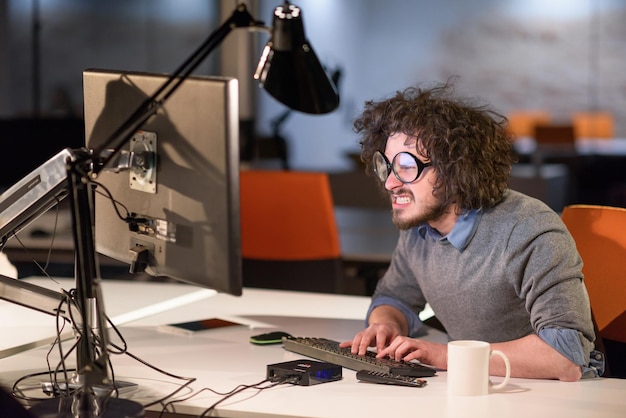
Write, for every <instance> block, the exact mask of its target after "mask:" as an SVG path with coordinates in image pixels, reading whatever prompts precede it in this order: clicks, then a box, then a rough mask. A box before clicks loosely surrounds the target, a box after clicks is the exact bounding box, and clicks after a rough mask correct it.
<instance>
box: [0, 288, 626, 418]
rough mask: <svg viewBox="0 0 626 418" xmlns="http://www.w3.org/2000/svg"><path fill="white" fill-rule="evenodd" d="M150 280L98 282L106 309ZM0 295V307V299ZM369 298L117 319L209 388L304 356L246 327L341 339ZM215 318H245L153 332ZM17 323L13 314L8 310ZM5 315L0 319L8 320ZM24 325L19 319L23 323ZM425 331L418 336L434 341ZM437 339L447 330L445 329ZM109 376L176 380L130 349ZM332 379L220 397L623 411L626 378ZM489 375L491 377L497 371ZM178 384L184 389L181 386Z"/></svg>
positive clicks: (241, 403)
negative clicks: (454, 389) (462, 389)
mask: <svg viewBox="0 0 626 418" xmlns="http://www.w3.org/2000/svg"><path fill="white" fill-rule="evenodd" d="M151 287H153V286H152V284H150V283H127V282H106V283H105V284H104V297H105V303H106V305H107V309H108V310H109V311H113V312H116V313H117V314H119V313H120V311H123V310H128V307H130V306H131V305H132V304H133V303H134V301H136V300H140V299H141V297H140V296H141V295H143V294H144V293H145V292H148V293H152V292H150V290H149V289H150V288H151ZM154 288H155V289H157V288H158V289H159V291H160V292H163V293H165V294H164V295H163V296H164V297H166V296H167V295H168V294H178V295H180V294H187V293H189V292H194V289H193V288H190V287H186V286H184V285H177V284H171V285H168V284H157V285H155V286H154ZM4 303H5V302H2V303H0V309H1V308H2V306H1V305H2V304H4ZM368 303H369V299H368V298H367V297H358V296H339V295H326V294H325V295H317V294H309V293H297V292H284V291H268V290H260V289H246V290H245V291H244V295H243V296H242V297H241V298H236V297H232V296H229V295H223V294H220V295H216V296H214V297H208V298H205V299H202V300H198V301H196V302H192V303H189V304H188V305H186V306H184V307H181V308H176V309H173V310H171V311H169V312H164V313H158V314H154V315H152V316H149V317H145V318H142V319H138V320H136V321H134V322H131V323H128V324H127V325H125V326H123V327H121V330H122V333H123V335H124V336H125V338H126V340H127V341H128V344H129V351H131V352H132V353H133V354H135V355H138V356H139V357H141V358H142V359H144V360H146V361H148V362H150V363H152V364H154V365H155V366H157V367H159V368H162V369H164V370H166V371H168V372H171V373H175V374H177V375H182V376H190V377H196V378H197V379H198V380H197V382H195V383H194V384H193V385H192V388H193V390H194V391H198V390H200V389H201V388H203V387H211V388H213V389H215V390H218V391H228V390H230V389H233V388H234V387H235V386H237V385H239V384H252V383H257V382H259V381H261V380H262V379H263V378H264V377H265V373H266V366H267V365H268V364H273V363H278V362H283V361H291V360H296V359H299V358H302V356H300V355H298V354H294V353H291V352H288V351H285V350H284V349H283V348H281V346H279V345H278V346H255V345H252V344H250V343H249V342H248V338H249V337H250V336H251V335H254V334H257V333H261V332H265V331H266V330H269V329H281V330H285V331H288V332H290V333H292V334H295V335H303V336H324V337H328V338H332V339H337V340H343V339H348V338H351V337H352V336H353V334H354V333H355V332H356V331H358V330H360V329H361V327H362V325H363V322H362V317H363V315H364V313H365V309H366V308H367V306H368ZM211 317H220V318H226V319H232V320H237V321H239V322H240V323H243V324H246V325H247V326H241V327H233V328H222V329H215V330H210V331H205V332H202V333H199V334H196V335H194V336H192V337H183V336H176V335H170V334H164V333H159V332H157V331H156V330H155V326H156V325H159V324H163V323H168V322H178V321H184V320H191V319H201V318H211ZM14 321H15V322H19V318H15V319H14ZM8 322H9V321H7V320H3V323H2V324H1V325H0V326H1V327H3V328H6V327H7V326H8ZM29 326H31V324H23V329H24V330H26V329H27V327H29ZM442 337H443V336H442V335H441V334H438V333H437V332H431V333H430V334H429V335H427V336H426V337H425V338H429V339H434V340H441V338H442ZM444 338H445V337H444ZM46 351H47V350H46V349H45V348H39V349H33V350H30V351H27V352H25V353H21V354H19V355H15V356H11V357H7V358H4V359H1V360H0V370H1V372H0V381H1V382H2V383H3V384H12V383H13V381H15V380H16V379H17V378H19V377H21V376H23V375H25V374H26V373H29V372H33V371H37V370H42V369H44V368H45V367H46V366H45V353H46ZM112 360H113V364H114V369H115V372H116V377H117V378H118V379H123V380H127V381H133V382H136V383H138V384H139V389H138V390H137V391H136V392H134V393H133V394H132V395H130V396H131V398H132V399H133V400H136V401H138V402H141V403H145V402H147V401H152V400H155V399H157V398H158V397H160V396H162V395H164V394H166V393H169V392H170V391H172V390H173V389H174V388H175V387H176V385H177V384H180V382H179V381H176V380H175V379H172V378H168V377H164V376H162V375H160V374H158V373H156V372H154V371H151V370H149V369H148V368H147V367H146V366H144V365H142V364H139V363H137V362H136V361H134V360H132V359H130V358H128V357H118V356H115V357H113V359H112ZM343 376H344V377H343V379H342V380H341V381H338V382H332V383H324V384H319V385H315V386H308V387H305V386H285V385H283V386H277V387H275V388H273V389H270V390H266V391H263V392H260V393H256V392H255V391H245V392H243V393H242V394H241V395H238V396H236V397H234V398H232V399H229V400H228V401H226V402H224V403H223V404H222V405H220V406H219V408H218V411H219V416H228V417H270V416H271V417H276V416H283V417H357V416H358V417H387V416H389V417H391V416H393V417H415V416H426V417H450V418H453V417H454V418H459V417H461V418H463V417H480V418H485V417H507V418H516V417H519V418H528V417H533V418H541V417H550V418H552V417H562V416H567V417H578V418H587V417H589V418H591V417H593V418H597V417H601V418H602V417H607V418H608V417H615V418H617V417H623V416H624V411H626V396H624V394H626V380H620V379H594V380H587V381H580V382H576V383H563V382H558V381H547V380H530V379H512V380H511V385H510V386H509V387H508V390H507V391H506V392H502V393H493V394H490V395H488V396H484V397H478V398H454V399H450V398H448V397H447V396H446V373H445V372H442V373H439V375H438V376H436V377H433V378H429V379H427V380H428V385H427V386H426V387H425V388H421V389H415V388H404V387H398V386H383V385H374V384H367V383H359V382H358V381H357V380H356V379H355V372H353V371H350V370H347V369H344V371H343ZM496 379H497V378H496ZM188 394H189V393H187V392H186V393H184V394H183V395H188ZM219 399H221V397H220V396H217V395H212V394H208V393H202V394H201V395H199V396H198V397H197V398H193V399H191V400H189V401H186V402H184V404H182V405H180V406H178V407H177V409H176V411H177V413H181V414H182V413H184V414H189V415H191V416H197V415H199V414H200V413H201V412H202V411H203V410H204V409H205V408H207V407H208V406H210V405H211V404H213V403H214V402H216V401H217V400H219Z"/></svg>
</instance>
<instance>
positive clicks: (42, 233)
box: [30, 228, 51, 238]
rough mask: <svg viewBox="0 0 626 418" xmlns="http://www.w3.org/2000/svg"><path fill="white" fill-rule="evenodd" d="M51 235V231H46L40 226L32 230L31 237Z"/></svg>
mask: <svg viewBox="0 0 626 418" xmlns="http://www.w3.org/2000/svg"><path fill="white" fill-rule="evenodd" d="M50 235H51V234H50V232H48V231H45V230H43V229H39V228H37V229H33V230H32V231H31V232H30V236H31V238H48V237H49V236H50Z"/></svg>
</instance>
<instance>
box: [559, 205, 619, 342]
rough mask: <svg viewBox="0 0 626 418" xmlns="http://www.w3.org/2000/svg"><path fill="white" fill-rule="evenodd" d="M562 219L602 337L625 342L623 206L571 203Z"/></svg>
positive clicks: (565, 209)
mask: <svg viewBox="0 0 626 418" xmlns="http://www.w3.org/2000/svg"><path fill="white" fill-rule="evenodd" d="M562 219H563V222H564V223H565V225H566V226H567V229H568V230H569V231H570V233H571V234H572V236H573V237H574V240H575V241H576V247H577V248H578V251H579V253H580V256H581V257H582V259H583V274H584V276H585V284H586V286H587V291H588V292H589V299H590V301H591V309H592V311H593V315H594V318H595V321H596V324H597V327H598V330H599V332H600V334H601V336H602V337H603V338H608V339H611V340H614V341H620V342H626V209H623V208H615V207H609V206H595V205H570V206H566V207H565V208H564V209H563V213H562Z"/></svg>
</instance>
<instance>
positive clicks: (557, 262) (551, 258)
mask: <svg viewBox="0 0 626 418" xmlns="http://www.w3.org/2000/svg"><path fill="white" fill-rule="evenodd" d="M507 247H508V251H507V253H508V254H510V258H509V263H510V264H509V267H510V270H511V271H523V274H522V275H521V278H520V279H519V281H517V283H516V284H515V286H516V287H517V292H518V294H519V295H520V297H521V298H523V299H524V300H525V306H526V309H527V310H528V312H529V313H530V321H531V324H532V327H533V329H534V330H535V333H536V334H538V335H539V334H540V332H541V331H542V330H543V329H546V328H556V329H559V328H560V329H570V330H574V331H577V332H578V333H580V335H581V343H582V345H583V352H584V353H590V352H591V351H592V349H593V341H594V339H595V335H594V330H593V322H592V321H591V308H590V305H589V298H588V296H587V291H586V289H585V286H584V283H583V278H582V273H581V271H582V260H581V258H580V256H579V254H578V252H577V250H576V244H575V243H574V240H573V239H572V237H571V235H570V234H569V233H568V232H567V229H566V228H565V225H564V224H563V223H562V222H561V220H560V218H559V217H558V215H557V214H554V213H549V212H545V213H541V214H536V215H535V216H532V217H527V218H524V219H522V220H520V221H519V223H518V224H517V225H516V226H515V228H513V230H512V233H511V236H510V238H509V241H508V243H507ZM587 355H588V354H587Z"/></svg>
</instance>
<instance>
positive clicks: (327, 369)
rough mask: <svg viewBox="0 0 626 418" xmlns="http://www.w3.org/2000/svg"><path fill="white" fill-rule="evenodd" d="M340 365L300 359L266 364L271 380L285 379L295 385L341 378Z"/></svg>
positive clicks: (312, 383)
mask: <svg viewBox="0 0 626 418" xmlns="http://www.w3.org/2000/svg"><path fill="white" fill-rule="evenodd" d="M341 372H342V369H341V366H338V365H336V364H332V363H324V362H321V361H315V360H309V359H302V360H294V361H288V362H285V363H276V364H270V365H268V366H267V378H268V379H270V380H271V381H274V382H275V381H279V380H286V381H289V382H291V383H294V384H296V385H301V386H311V385H317V384H318V383H326V382H334V381H336V380H341V379H342V373H341Z"/></svg>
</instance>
